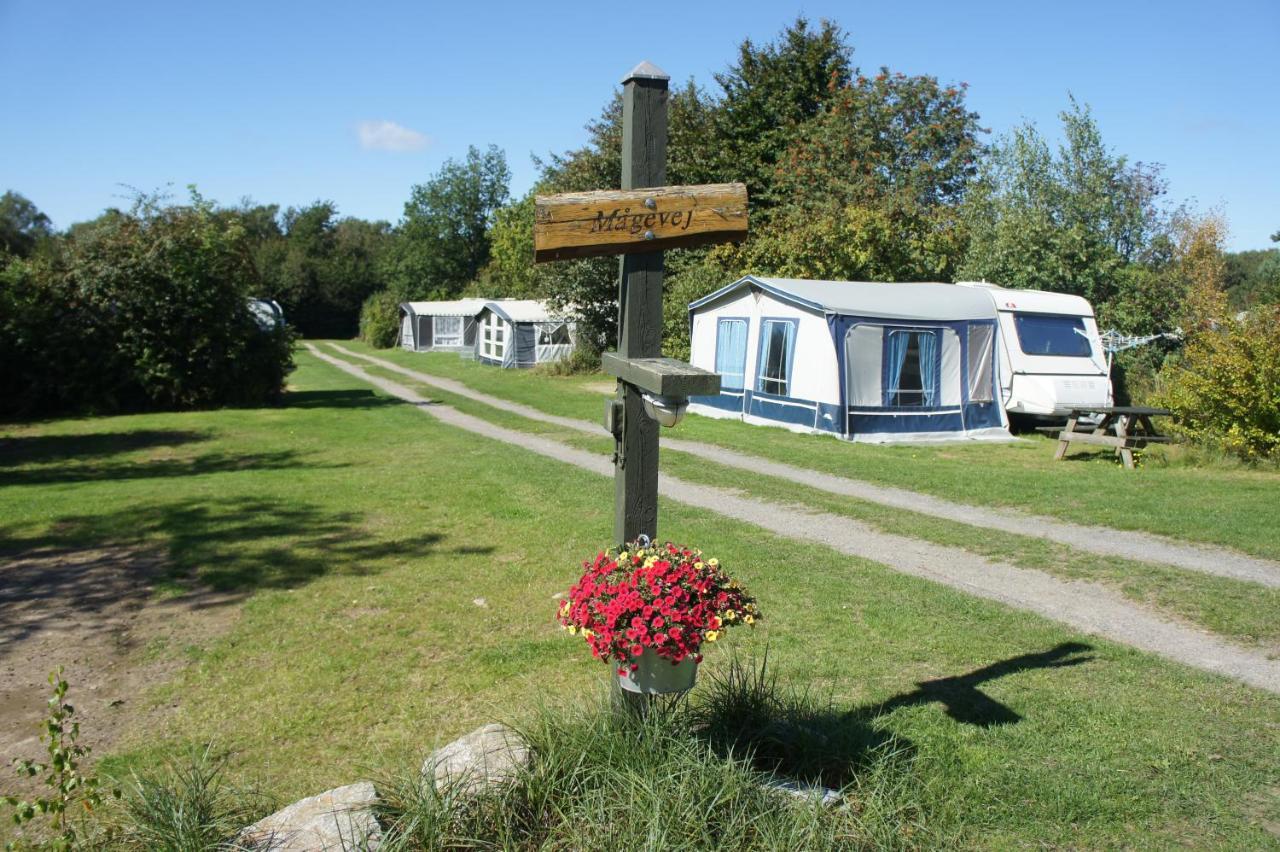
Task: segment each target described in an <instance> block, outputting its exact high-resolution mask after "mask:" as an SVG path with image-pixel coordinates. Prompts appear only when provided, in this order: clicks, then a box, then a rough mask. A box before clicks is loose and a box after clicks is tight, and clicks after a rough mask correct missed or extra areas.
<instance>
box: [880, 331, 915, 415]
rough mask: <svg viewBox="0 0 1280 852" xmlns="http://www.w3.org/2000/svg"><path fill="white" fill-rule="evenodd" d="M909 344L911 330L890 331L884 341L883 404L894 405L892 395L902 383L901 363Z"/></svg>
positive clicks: (895, 393) (903, 362)
mask: <svg viewBox="0 0 1280 852" xmlns="http://www.w3.org/2000/svg"><path fill="white" fill-rule="evenodd" d="M910 345H911V332H909V331H891V332H889V335H888V340H886V341H885V358H884V363H885V383H884V404H885V405H894V404H895V403H894V397H896V396H897V395H898V388H899V386H900V385H901V383H902V365H903V364H905V363H906V361H907V349H908V347H909V346H910Z"/></svg>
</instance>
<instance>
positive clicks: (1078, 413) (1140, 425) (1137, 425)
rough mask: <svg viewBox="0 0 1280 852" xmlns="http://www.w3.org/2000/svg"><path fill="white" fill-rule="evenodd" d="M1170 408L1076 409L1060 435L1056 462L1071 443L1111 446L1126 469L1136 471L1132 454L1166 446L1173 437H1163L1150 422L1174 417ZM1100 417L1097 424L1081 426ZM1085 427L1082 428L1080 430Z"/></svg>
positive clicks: (1127, 406) (1126, 406) (1133, 406)
mask: <svg viewBox="0 0 1280 852" xmlns="http://www.w3.org/2000/svg"><path fill="white" fill-rule="evenodd" d="M1172 413H1173V412H1172V411H1169V410H1168V409H1167V408H1148V407H1146V406H1140V405H1117V406H1110V407H1103V408H1074V409H1072V410H1071V416H1070V417H1069V418H1067V425H1066V428H1064V429H1063V430H1062V431H1061V432H1059V433H1058V449H1057V451H1056V452H1055V453H1054V454H1053V458H1054V459H1055V460H1059V461H1060V460H1061V459H1062V457H1063V456H1065V455H1066V454H1067V450H1068V449H1070V448H1071V445H1072V444H1095V445H1101V446H1104V447H1112V448H1114V449H1115V451H1116V453H1117V454H1118V455H1119V456H1120V460H1121V461H1123V462H1124V466H1125V467H1126V468H1128V469H1129V470H1133V468H1134V464H1133V451H1134V450H1140V449H1142V448H1143V447H1145V446H1146V445H1147V444H1167V443H1170V442H1172V441H1173V438H1171V437H1169V436H1167V435H1161V434H1160V432H1159V430H1158V429H1156V427H1155V424H1153V423H1152V422H1151V418H1152V417H1168V416H1169V415H1170V414H1172ZM1094 417H1099V418H1100V419H1099V420H1098V422H1097V424H1096V425H1091V424H1089V423H1083V424H1082V423H1081V421H1082V420H1086V419H1089V420H1092V419H1093V418H1094ZM1077 426H1082V427H1083V429H1077Z"/></svg>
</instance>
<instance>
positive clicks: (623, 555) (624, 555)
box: [618, 550, 627, 562]
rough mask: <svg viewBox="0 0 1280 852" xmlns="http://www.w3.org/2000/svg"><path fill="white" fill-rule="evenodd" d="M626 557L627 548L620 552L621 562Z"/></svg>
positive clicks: (619, 559)
mask: <svg viewBox="0 0 1280 852" xmlns="http://www.w3.org/2000/svg"><path fill="white" fill-rule="evenodd" d="M626 558H627V552H626V551H625V550H624V551H622V552H621V553H619V554H618V561H619V562H621V561H622V560H624V559H626Z"/></svg>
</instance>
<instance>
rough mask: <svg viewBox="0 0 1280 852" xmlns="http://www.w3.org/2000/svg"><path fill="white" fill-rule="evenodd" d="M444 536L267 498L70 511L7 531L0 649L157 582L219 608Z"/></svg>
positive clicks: (432, 545) (372, 565)
mask: <svg viewBox="0 0 1280 852" xmlns="http://www.w3.org/2000/svg"><path fill="white" fill-rule="evenodd" d="M443 541H444V537H443V536H441V535H439V534H435V533H425V532H424V533H418V534H415V535H413V536H412V537H401V538H393V539H391V538H381V537H377V536H374V535H373V534H371V533H370V532H368V530H367V529H366V528H365V525H364V521H363V517H362V516H361V515H359V514H357V513H353V512H335V511H331V510H327V509H324V508H321V507H319V506H315V505H307V504H299V503H297V502H294V501H290V502H288V503H283V502H276V501H271V500H266V499H259V498H250V499H230V498H225V499H212V500H187V501H183V502H177V503H166V504H157V505H149V506H137V507H129V508H126V509H121V510H117V511H114V512H105V513H102V514H97V515H81V516H70V517H64V518H60V519H58V520H56V521H55V522H54V523H53V524H51V525H50V526H49V527H48V528H46V529H42V530H41V531H40V532H31V533H28V532H26V531H24V530H21V529H18V528H16V527H12V526H10V527H3V526H0V564H3V566H4V567H3V568H2V569H0V577H2V582H0V643H3V642H4V641H6V640H14V639H19V638H22V636H24V635H26V634H28V633H30V632H32V631H34V630H38V629H41V628H42V627H43V626H44V623H45V622H46V621H49V622H52V621H56V619H59V618H67V617H72V618H77V619H81V620H83V619H91V618H92V617H93V616H94V613H95V612H99V611H102V610H104V609H106V608H108V607H110V606H113V605H115V604H117V603H118V602H119V601H120V599H121V597H122V596H125V595H131V596H137V595H138V591H139V589H140V588H141V589H142V591H143V595H142V596H143V598H146V597H147V596H148V595H150V593H151V589H152V588H153V587H154V586H155V585H156V584H162V583H163V584H168V585H170V586H171V587H172V588H173V590H174V591H175V592H177V593H178V594H179V598H180V599H181V598H189V599H188V600H186V601H185V603H187V604H188V605H189V608H192V609H199V608H203V607H206V606H222V605H225V604H228V603H234V602H236V601H238V600H239V599H240V598H242V597H244V596H245V595H247V594H248V593H250V592H252V591H254V590H256V589H271V588H294V587H297V586H300V585H303V584H305V583H307V582H309V581H311V580H313V579H316V578H318V577H320V576H322V575H325V574H332V573H338V574H349V575H366V574H373V573H375V572H376V571H378V570H379V569H380V568H381V567H383V566H384V565H386V564H387V563H388V562H394V561H400V560H408V559H421V558H424V557H427V556H430V555H432V554H433V553H436V552H439V551H440V550H441V549H442V544H443ZM459 551H462V552H466V553H485V552H492V548H489V549H488V550H486V549H484V548H480V547H476V546H474V545H470V544H468V545H466V546H465V548H460V549H459ZM449 552H454V551H449ZM210 592H213V593H215V594H210Z"/></svg>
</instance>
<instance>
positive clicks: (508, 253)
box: [474, 190, 545, 298]
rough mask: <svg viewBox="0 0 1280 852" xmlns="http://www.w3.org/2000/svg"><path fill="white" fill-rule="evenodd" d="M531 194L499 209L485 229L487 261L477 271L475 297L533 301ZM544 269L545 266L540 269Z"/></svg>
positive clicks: (536, 283) (535, 273) (536, 273)
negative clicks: (487, 229) (486, 233)
mask: <svg viewBox="0 0 1280 852" xmlns="http://www.w3.org/2000/svg"><path fill="white" fill-rule="evenodd" d="M533 213H534V191H533V190H530V191H529V192H527V193H526V194H525V195H524V197H522V198H520V199H518V200H516V201H513V202H511V203H510V204H507V205H504V206H503V207H501V208H499V210H498V212H497V213H496V214H495V215H494V217H493V227H492V228H491V229H490V230H489V262H488V264H486V265H485V267H484V269H482V270H481V271H480V276H479V278H478V279H477V283H476V285H475V288H474V289H475V290H476V292H477V295H485V296H491V297H494V296H497V297H511V298H534V297H536V296H537V295H538V292H539V289H540V288H539V272H540V271H541V270H540V269H539V268H538V267H536V266H534V265H533ZM544 268H545V267H544Z"/></svg>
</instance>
